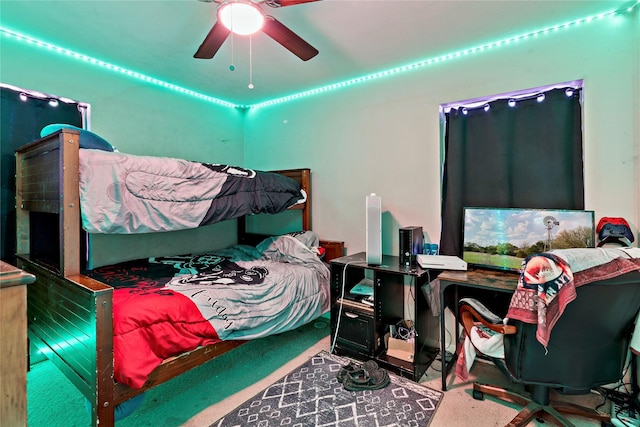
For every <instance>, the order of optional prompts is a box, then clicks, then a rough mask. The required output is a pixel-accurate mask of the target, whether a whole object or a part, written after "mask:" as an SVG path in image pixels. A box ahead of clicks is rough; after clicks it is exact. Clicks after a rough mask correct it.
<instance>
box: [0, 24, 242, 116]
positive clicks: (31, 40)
mask: <svg viewBox="0 0 640 427" xmlns="http://www.w3.org/2000/svg"><path fill="white" fill-rule="evenodd" d="M0 33H2V35H3V36H5V37H8V38H13V39H16V40H19V41H22V42H25V43H27V44H31V45H36V46H38V47H41V48H44V49H48V50H50V51H52V52H55V53H59V54H60V55H64V56H68V57H72V58H76V59H79V60H82V61H85V62H88V63H91V64H94V65H98V66H100V67H104V68H106V69H108V70H112V71H116V72H119V73H121V74H124V75H127V76H130V77H134V78H136V79H139V80H142V81H144V82H147V83H151V84H154V85H156V86H161V87H164V88H167V89H171V90H175V91H176V92H180V93H183V94H185V95H189V96H193V97H196V98H200V99H203V100H205V101H209V102H212V103H214V104H218V105H222V106H225V107H231V108H237V107H243V106H240V105H237V104H233V103H231V102H228V101H224V100H222V99H218V98H214V97H212V96H209V95H204V94H202V93H199V92H196V91H194V90H191V89H186V88H184V87H181V86H178V85H175V84H172V83H167V82H165V81H162V80H159V79H156V78H154V77H149V76H147V75H144V74H142V73H138V72H136V71H132V70H129V69H127V68H124V67H120V66H118V65H114V64H110V63H108V62H105V61H101V60H99V59H95V58H92V57H90V56H87V55H84V54H82V53H78V52H74V51H72V50H70V49H65V48H63V47H59V46H56V45H54V44H51V43H47V42H44V41H41V40H37V39H34V38H33V37H29V36H26V35H24V34H20V33H18V32H16V31H13V30H9V29H7V28H4V27H0Z"/></svg>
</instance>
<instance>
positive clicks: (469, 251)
mask: <svg viewBox="0 0 640 427" xmlns="http://www.w3.org/2000/svg"><path fill="white" fill-rule="evenodd" d="M594 219H595V218H594V212H593V211H583V210H554V209H518V208H483V207H465V208H464V227H463V256H462V258H463V259H464V260H465V261H466V262H467V263H468V264H469V265H470V266H476V267H484V268H493V269H499V270H511V271H518V270H520V268H521V267H522V261H523V260H524V258H526V257H527V256H529V255H533V254H536V253H541V252H545V251H548V250H552V249H563V248H592V247H594V245H595V244H594V242H595V226H594Z"/></svg>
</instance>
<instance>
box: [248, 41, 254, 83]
mask: <svg viewBox="0 0 640 427" xmlns="http://www.w3.org/2000/svg"><path fill="white" fill-rule="evenodd" d="M252 40H253V37H251V36H249V89H253V43H252Z"/></svg>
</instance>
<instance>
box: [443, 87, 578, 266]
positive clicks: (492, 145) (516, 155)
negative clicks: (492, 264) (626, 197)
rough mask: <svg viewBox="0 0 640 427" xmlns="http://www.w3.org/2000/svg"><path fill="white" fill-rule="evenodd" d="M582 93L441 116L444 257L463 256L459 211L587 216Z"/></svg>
mask: <svg viewBox="0 0 640 427" xmlns="http://www.w3.org/2000/svg"><path fill="white" fill-rule="evenodd" d="M580 92H581V90H580V89H572V88H555V89H551V90H548V91H546V92H544V99H543V100H541V99H540V98H541V96H540V95H539V94H536V95H532V96H530V97H526V98H522V99H518V100H517V101H516V100H511V102H509V101H510V100H509V99H508V98H507V99H498V100H494V101H491V102H488V103H487V104H485V105H481V106H478V107H473V108H471V107H467V108H463V107H459V108H452V109H451V110H450V111H449V112H448V113H446V117H445V118H446V127H445V143H444V149H445V157H444V169H443V188H442V190H443V191H442V232H441V239H440V252H441V253H442V254H445V255H457V256H460V257H461V256H462V225H463V224H462V220H463V218H462V214H463V208H464V207H496V208H509V207H514V208H515V207H517V208H537V209H541V208H549V209H584V177H583V161H582V160H583V155H582V112H581V104H580V98H581V94H580Z"/></svg>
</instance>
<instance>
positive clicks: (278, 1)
mask: <svg viewBox="0 0 640 427" xmlns="http://www.w3.org/2000/svg"><path fill="white" fill-rule="evenodd" d="M200 1H204V2H211V1H215V2H216V3H218V10H217V17H218V20H217V21H216V23H215V24H214V25H213V27H212V28H211V30H210V31H209V33H208V34H207V36H206V37H205V38H204V41H203V42H202V44H201V45H200V47H199V48H198V50H197V51H196V53H195V55H193V57H194V58H201V59H210V58H213V56H214V55H215V54H216V52H217V51H218V49H220V46H222V43H224V41H225V40H226V39H227V37H228V36H229V34H231V33H232V32H233V33H234V34H239V35H249V34H254V33H256V32H258V31H262V32H263V33H265V34H266V35H268V36H269V37H271V38H272V39H273V40H275V41H276V42H278V43H280V44H281V45H282V46H284V47H285V48H287V49H288V50H289V51H290V52H291V53H293V54H294V55H296V56H297V57H298V58H300V59H302V60H303V61H308V60H309V59H311V58H313V57H314V56H316V55H317V54H318V50H317V49H316V48H314V47H313V46H311V45H310V44H309V43H307V42H306V41H304V40H303V39H302V38H301V37H300V36H298V35H297V34H296V33H294V32H293V31H291V30H290V29H289V28H287V27H286V26H285V25H284V24H282V23H281V22H280V21H278V20H277V19H276V18H274V17H273V16H270V15H267V14H265V13H264V11H263V10H262V6H261V5H262V4H263V3H264V4H266V5H268V6H271V7H274V8H277V7H285V6H293V5H297V4H302V3H311V2H314V1H320V0H200ZM245 24H250V25H251V27H250V28H245V27H244V25H245Z"/></svg>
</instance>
